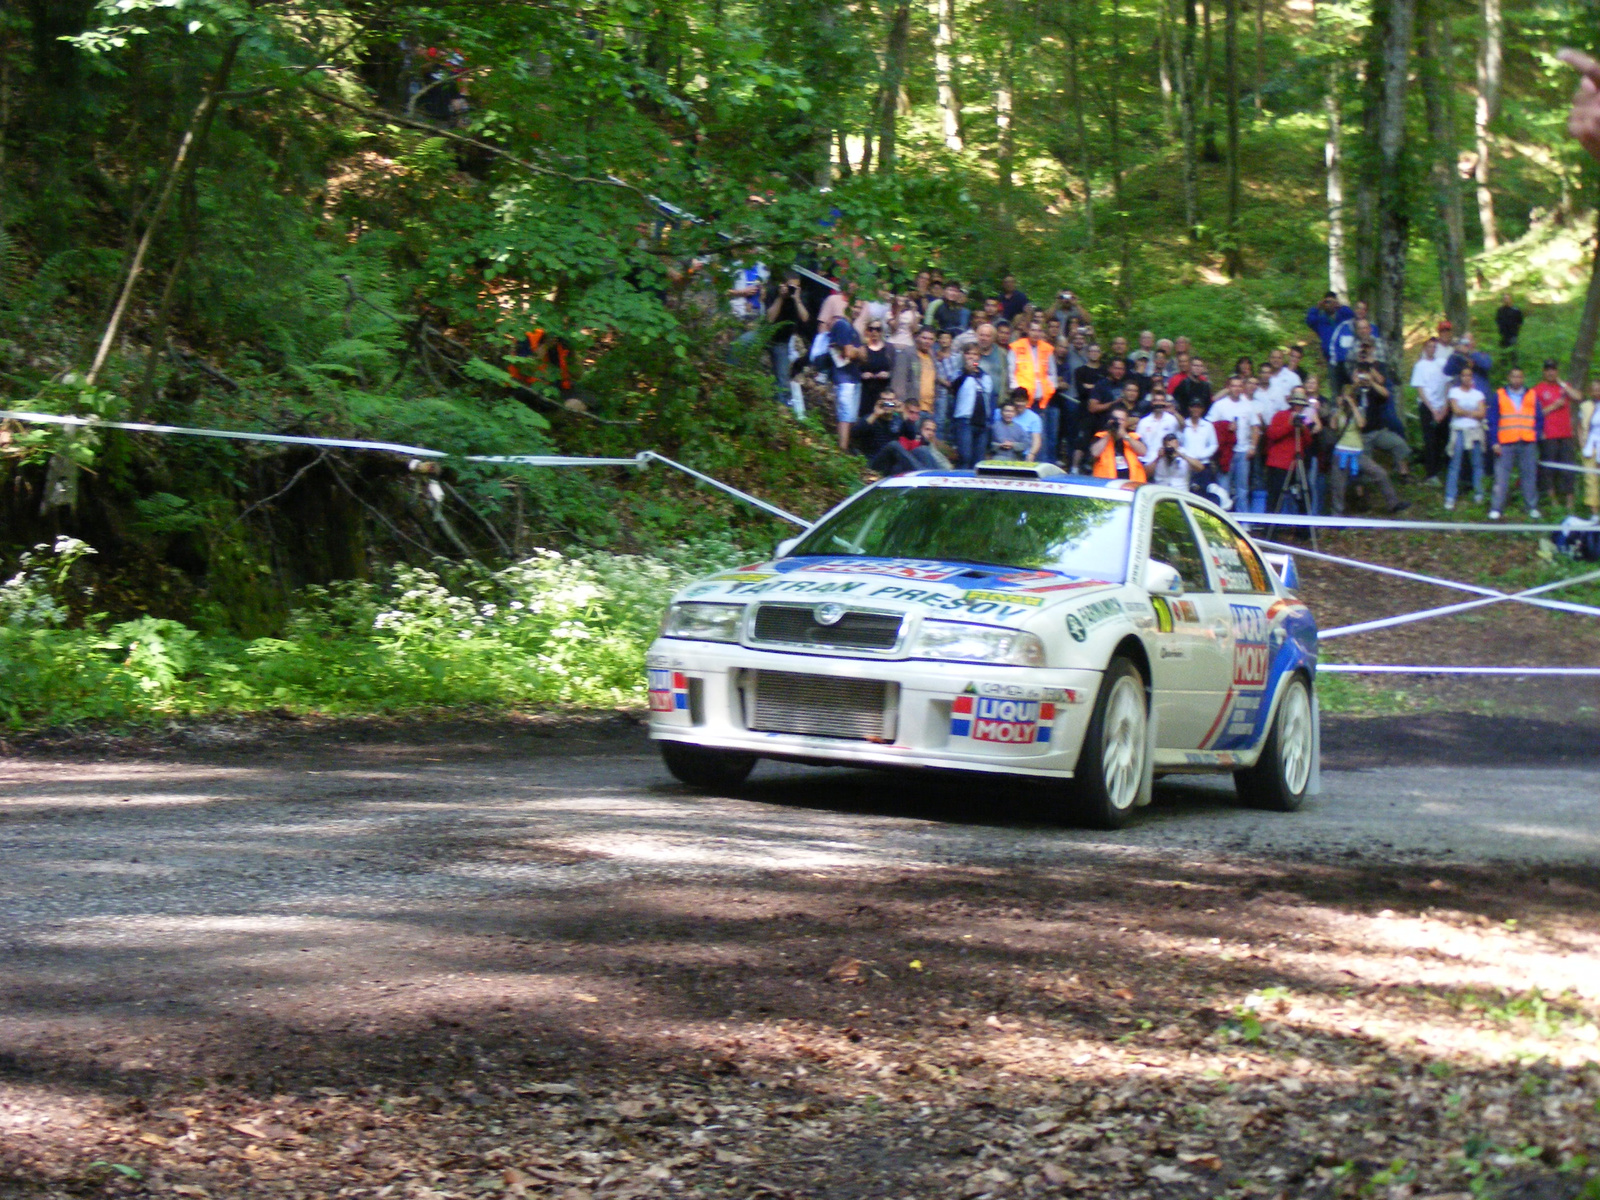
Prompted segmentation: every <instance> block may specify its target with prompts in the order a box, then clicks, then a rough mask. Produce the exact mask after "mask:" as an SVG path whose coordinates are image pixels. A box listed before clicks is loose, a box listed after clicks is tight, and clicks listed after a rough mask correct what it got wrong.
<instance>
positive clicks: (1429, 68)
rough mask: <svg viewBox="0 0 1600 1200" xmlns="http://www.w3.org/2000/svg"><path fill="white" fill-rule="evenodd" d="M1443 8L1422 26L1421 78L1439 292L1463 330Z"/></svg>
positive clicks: (1457, 179)
mask: <svg viewBox="0 0 1600 1200" xmlns="http://www.w3.org/2000/svg"><path fill="white" fill-rule="evenodd" d="M1441 8H1442V6H1441V5H1439V4H1437V3H1434V4H1430V6H1429V10H1428V12H1427V18H1426V25H1425V27H1424V37H1425V45H1426V47H1427V51H1426V53H1425V54H1424V55H1423V58H1422V63H1421V71H1420V73H1419V76H1418V77H1419V79H1420V80H1421V82H1422V97H1423V100H1424V101H1425V102H1426V104H1427V109H1428V140H1429V141H1430V142H1431V143H1432V150H1433V203H1434V210H1435V213H1436V215H1437V219H1438V228H1439V235H1438V238H1437V246H1438V253H1439V294H1440V297H1441V298H1442V300H1443V302H1444V315H1445V316H1447V317H1448V318H1450V323H1451V324H1452V325H1453V326H1455V328H1457V329H1463V330H1464V329H1466V328H1467V321H1468V309H1467V303H1468V301H1467V259H1466V236H1465V232H1464V227H1465V224H1466V222H1465V220H1464V218H1463V215H1462V211H1461V175H1460V172H1458V171H1457V169H1456V162H1457V159H1458V155H1457V151H1456V124H1455V106H1454V104H1453V103H1452V102H1451V101H1452V92H1451V79H1452V73H1451V67H1452V65H1453V58H1454V56H1453V53H1452V51H1453V47H1452V46H1451V44H1450V27H1449V24H1448V22H1447V20H1446V17H1445V14H1444V13H1443V12H1442V11H1441Z"/></svg>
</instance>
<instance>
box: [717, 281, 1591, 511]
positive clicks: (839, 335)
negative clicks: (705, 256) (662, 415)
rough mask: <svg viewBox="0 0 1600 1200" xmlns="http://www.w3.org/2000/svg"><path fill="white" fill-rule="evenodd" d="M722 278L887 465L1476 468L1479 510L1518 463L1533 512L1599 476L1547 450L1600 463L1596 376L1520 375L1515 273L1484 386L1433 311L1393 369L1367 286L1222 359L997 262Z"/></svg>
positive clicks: (1262, 479) (1371, 493)
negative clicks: (1044, 290) (900, 275)
mask: <svg viewBox="0 0 1600 1200" xmlns="http://www.w3.org/2000/svg"><path fill="white" fill-rule="evenodd" d="M731 299H732V302H733V305H734V311H735V313H736V315H739V316H741V317H743V318H744V319H745V320H746V321H747V322H749V323H750V326H751V329H750V330H749V332H747V334H746V335H745V337H744V339H742V340H744V341H746V342H760V343H761V344H762V345H763V346H765V348H766V352H767V353H768V354H769V355H770V361H771V369H772V373H773V376H774V380H775V384H776V389H777V394H778V397H779V399H780V400H781V401H783V402H785V403H788V404H790V405H792V406H793V408H794V410H795V413H796V415H797V416H800V417H803V416H804V414H805V410H806V403H807V400H806V397H807V395H808V392H809V395H810V396H811V397H812V399H813V401H815V400H817V399H819V398H820V397H822V396H826V401H825V407H829V408H831V409H832V413H831V416H832V419H833V422H834V429H835V431H836V434H837V437H838V443H839V448H840V450H841V451H844V452H846V453H859V454H862V455H865V456H866V457H867V458H868V460H869V463H870V467H871V469H872V470H873V471H876V472H879V473H881V474H893V473H898V472H902V471H910V470H919V469H929V468H941V469H944V468H949V467H951V466H955V467H970V466H972V465H974V464H976V463H978V462H980V461H984V460H992V459H1005V460H1021V461H1027V462H1041V463H1053V464H1056V465H1058V466H1060V467H1061V468H1062V469H1063V470H1066V471H1069V472H1077V473H1082V474H1086V475H1093V476H1099V477H1101V478H1117V479H1130V480H1135V481H1143V480H1155V481H1158V482H1161V483H1166V484H1171V485H1173V486H1177V487H1182V488H1189V489H1191V490H1193V491H1195V492H1198V493H1201V494H1205V495H1209V496H1211V497H1212V498H1213V499H1215V500H1217V501H1219V502H1220V503H1222V504H1224V505H1225V506H1227V507H1231V508H1233V509H1234V510H1236V511H1239V512H1311V513H1332V514H1335V515H1337V514H1341V513H1343V512H1344V511H1345V508H1346V504H1347V503H1348V502H1349V501H1350V497H1351V491H1352V489H1355V490H1357V491H1358V492H1359V493H1360V494H1361V495H1362V497H1363V498H1364V502H1365V508H1366V510H1367V511H1369V512H1370V511H1382V512H1385V513H1398V512H1401V511H1403V510H1404V509H1406V508H1407V507H1409V506H1410V501H1408V500H1407V499H1406V498H1405V497H1404V495H1402V489H1403V488H1406V487H1408V486H1410V485H1412V484H1413V483H1420V484H1423V485H1431V486H1438V487H1441V488H1442V489H1443V498H1444V506H1445V508H1447V509H1454V508H1455V506H1456V503H1457V501H1458V500H1459V499H1460V498H1461V494H1462V491H1463V489H1464V488H1465V487H1466V486H1467V485H1468V483H1470V486H1471V488H1472V494H1473V499H1474V501H1476V502H1478V503H1480V504H1481V503H1484V502H1485V501H1486V500H1487V504H1488V509H1489V511H1488V516H1489V518H1490V519H1491V520H1497V519H1499V518H1500V517H1501V515H1502V513H1503V512H1504V510H1505V508H1506V505H1507V502H1508V499H1509V498H1510V492H1511V487H1512V483H1513V479H1515V482H1516V484H1517V485H1518V488H1519V491H1520V497H1521V501H1522V506H1523V508H1524V510H1525V511H1526V512H1527V514H1528V515H1529V516H1530V517H1539V516H1541V515H1542V514H1541V509H1540V505H1541V503H1544V504H1548V505H1550V506H1552V507H1554V508H1556V509H1558V510H1571V509H1572V508H1574V507H1575V506H1577V505H1578V504H1583V505H1586V506H1587V507H1588V509H1589V510H1590V512H1591V513H1592V514H1595V515H1600V476H1597V475H1594V474H1589V475H1584V474H1581V473H1579V472H1575V471H1562V470H1560V469H1558V468H1552V467H1548V466H1541V465H1540V464H1541V463H1546V464H1548V463H1556V464H1564V465H1568V466H1575V465H1578V464H1579V463H1580V462H1581V463H1582V464H1583V465H1586V466H1590V467H1593V466H1595V465H1596V460H1597V459H1600V381H1597V382H1596V383H1595V384H1593V385H1591V387H1590V389H1589V394H1588V395H1587V396H1584V395H1580V394H1579V392H1578V391H1577V390H1576V389H1574V388H1573V387H1572V386H1571V385H1570V384H1568V383H1566V382H1565V381H1563V380H1562V378H1561V374H1560V364H1559V363H1557V362H1554V361H1549V362H1545V363H1544V364H1543V367H1542V369H1541V372H1540V375H1539V378H1538V379H1537V381H1533V382H1530V381H1529V379H1528V378H1527V377H1526V375H1525V373H1524V371H1523V369H1522V367H1521V365H1520V363H1518V362H1517V360H1516V344H1517V340H1518V338H1519V336H1520V333H1521V329H1522V322H1523V314H1522V312H1521V310H1520V309H1518V308H1517V307H1516V305H1515V304H1514V303H1513V298H1512V297H1511V296H1509V295H1507V296H1505V297H1503V301H1502V304H1501V306H1500V308H1499V310H1498V311H1497V313H1496V318H1495V323H1496V328H1497V332H1498V333H1499V335H1500V338H1499V340H1500V346H1501V350H1502V358H1503V359H1504V360H1505V361H1504V362H1502V363H1501V364H1500V367H1501V369H1502V370H1504V375H1503V379H1502V381H1501V382H1500V384H1499V385H1498V386H1496V385H1495V384H1493V383H1492V382H1491V378H1492V377H1493V376H1494V375H1495V373H1496V364H1495V362H1494V360H1493V358H1492V357H1491V355H1490V354H1489V353H1488V352H1486V351H1484V350H1483V349H1481V348H1480V347H1479V346H1478V344H1477V343H1476V341H1475V340H1474V339H1473V336H1472V335H1471V333H1468V332H1465V331H1462V332H1461V333H1459V335H1458V334H1457V333H1456V331H1454V330H1453V329H1452V328H1451V326H1450V323H1449V322H1448V321H1445V322H1441V323H1440V324H1439V326H1438V329H1437V332H1436V333H1435V334H1434V335H1433V336H1431V337H1429V338H1428V339H1427V341H1426V343H1425V344H1424V345H1423V346H1422V348H1421V350H1420V353H1419V355H1418V357H1417V359H1416V361H1415V363H1414V364H1413V365H1412V368H1411V371H1410V374H1409V375H1408V376H1406V377H1405V381H1404V382H1402V376H1401V373H1400V370H1399V367H1400V364H1397V363H1390V362H1388V361H1386V358H1387V355H1386V352H1385V342H1384V340H1383V338H1382V336H1381V331H1380V330H1378V329H1377V328H1376V327H1375V326H1374V325H1373V322H1372V318H1371V316H1370V314H1369V312H1368V309H1367V306H1366V304H1365V303H1363V302H1361V301H1356V302H1355V303H1354V304H1353V305H1347V304H1344V303H1342V302H1341V298H1340V297H1339V296H1338V295H1336V294H1335V293H1333V292H1329V293H1327V294H1326V295H1325V296H1324V297H1323V299H1322V300H1321V301H1320V302H1319V303H1317V304H1315V305H1313V306H1312V307H1311V308H1310V310H1309V311H1308V312H1307V313H1306V317H1305V324H1306V326H1307V328H1308V329H1309V330H1310V332H1311V333H1312V334H1313V335H1314V338H1310V339H1308V340H1307V343H1306V345H1305V346H1301V345H1286V346H1282V347H1277V348H1274V349H1273V350H1271V352H1270V353H1269V354H1268V355H1267V358H1266V359H1265V361H1263V362H1261V363H1260V364H1256V363H1254V362H1253V361H1252V360H1251V359H1250V358H1249V357H1242V358H1239V359H1237V360H1236V361H1235V362H1234V364H1233V366H1232V368H1231V369H1227V368H1224V369H1222V370H1214V369H1213V368H1212V366H1211V364H1210V363H1209V362H1208V361H1207V360H1206V359H1205V358H1203V357H1202V356H1201V353H1200V349H1201V348H1200V347H1196V346H1194V345H1193V344H1191V341H1190V339H1189V338H1188V337H1186V336H1182V335H1181V334H1178V335H1176V336H1172V337H1162V336H1157V332H1156V331H1154V330H1149V329H1146V330H1141V331H1139V332H1138V333H1137V334H1136V335H1135V336H1134V337H1133V339H1132V340H1131V341H1130V339H1129V338H1128V337H1126V336H1123V335H1120V334H1110V335H1109V336H1107V335H1106V333H1107V332H1109V331H1106V332H1102V331H1101V330H1099V329H1097V328H1096V326H1095V323H1094V321H1093V320H1092V319H1091V317H1090V315H1089V313H1088V312H1087V311H1086V310H1085V308H1084V307H1083V305H1082V304H1080V303H1079V301H1078V298H1077V297H1076V296H1075V295H1074V294H1073V292H1071V291H1070V290H1065V289H1064V290H1061V291H1058V292H1056V293H1055V294H1054V295H1053V296H1051V297H1050V298H1049V299H1048V300H1046V301H1044V302H1043V303H1040V302H1036V301H1035V300H1033V299H1032V298H1030V297H1029V296H1028V294H1027V293H1026V292H1024V291H1023V290H1022V289H1021V288H1020V287H1019V286H1018V284H1017V280H1016V278H1015V277H1014V276H1011V275H1006V276H1005V277H1004V278H1003V279H1002V280H1001V281H1000V286H999V288H998V289H995V290H993V291H983V290H980V289H972V290H970V291H969V289H968V288H967V287H966V286H964V285H963V283H962V282H961V281H960V280H957V279H953V278H949V277H948V276H945V275H943V274H941V273H940V272H938V271H935V270H925V271H922V272H920V273H919V274H918V275H917V276H916V278H915V280H914V281H912V282H911V283H910V284H909V286H906V287H903V288H900V289H896V288H892V287H890V286H888V285H881V286H879V287H878V288H877V289H876V291H875V292H874V294H873V295H872V296H870V297H868V296H865V295H862V294H858V293H857V292H856V291H855V290H854V289H852V288H849V287H843V286H841V285H839V284H837V283H836V282H832V281H829V280H827V279H825V278H824V277H822V276H820V275H818V274H816V273H815V272H811V271H805V270H798V269H796V270H791V271H789V272H786V273H784V274H783V275H781V276H777V275H772V276H769V275H768V273H767V271H766V270H765V268H763V267H761V266H759V265H756V266H745V267H741V268H739V270H738V272H737V274H736V276H735V280H734V287H733V289H732V292H731ZM1507 368H1508V369H1507ZM808 385H809V387H808ZM1408 393H1409V394H1408ZM1413 405H1414V407H1413ZM1408 416H1414V419H1415V420H1416V422H1417V432H1416V440H1415V446H1416V448H1414V447H1413V441H1412V439H1411V438H1410V437H1409V436H1408V433H1407V426H1406V419H1407V417H1408Z"/></svg>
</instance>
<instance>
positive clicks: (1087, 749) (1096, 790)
mask: <svg viewBox="0 0 1600 1200" xmlns="http://www.w3.org/2000/svg"><path fill="white" fill-rule="evenodd" d="M1149 758H1150V714H1149V706H1148V704H1147V703H1146V699H1145V686H1144V676H1143V675H1141V674H1140V673H1139V668H1138V667H1136V666H1134V664H1133V663H1132V662H1130V661H1129V660H1127V659H1126V658H1114V659H1112V660H1111V665H1110V666H1109V667H1107V668H1106V673H1105V678H1104V679H1103V680H1101V683H1100V694H1099V696H1097V697H1096V698H1095V702H1094V712H1093V713H1092V714H1091V715H1090V717H1089V728H1088V730H1087V731H1086V732H1085V733H1084V735H1083V749H1082V750H1081V751H1079V753H1078V769H1077V771H1076V772H1074V779H1073V783H1074V785H1075V789H1076V793H1077V797H1076V798H1077V808H1078V812H1079V814H1080V815H1081V816H1082V818H1083V820H1084V822H1085V823H1086V824H1088V825H1091V826H1093V827H1094V828H1096V829H1121V828H1122V827H1123V826H1124V825H1126V824H1127V823H1128V820H1129V818H1131V817H1132V816H1133V810H1134V808H1135V807H1136V806H1137V805H1138V802H1139V793H1140V791H1141V790H1143V788H1144V784H1145V775H1146V773H1147V772H1148V771H1149Z"/></svg>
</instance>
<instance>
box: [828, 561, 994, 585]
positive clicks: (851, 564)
mask: <svg viewBox="0 0 1600 1200" xmlns="http://www.w3.org/2000/svg"><path fill="white" fill-rule="evenodd" d="M805 569H806V571H807V573H814V572H821V573H822V574H837V575H890V576H893V577H894V578H896V579H915V580H916V581H917V582H918V583H938V582H939V581H941V580H944V579H950V578H953V577H954V576H956V575H962V574H965V573H966V572H968V571H970V570H972V568H971V567H967V566H952V565H951V564H950V563H942V562H936V561H933V560H930V559H903V560H901V561H899V562H880V561H878V560H876V559H871V558H835V559H831V560H830V561H828V562H822V563H811V564H809V565H807V567H806V568H805Z"/></svg>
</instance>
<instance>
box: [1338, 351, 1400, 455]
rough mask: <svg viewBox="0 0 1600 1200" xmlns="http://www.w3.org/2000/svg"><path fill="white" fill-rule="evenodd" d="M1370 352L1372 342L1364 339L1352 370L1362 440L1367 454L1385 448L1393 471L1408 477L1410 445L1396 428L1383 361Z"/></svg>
mask: <svg viewBox="0 0 1600 1200" xmlns="http://www.w3.org/2000/svg"><path fill="white" fill-rule="evenodd" d="M1372 354H1373V350H1372V343H1371V342H1363V343H1362V344H1361V347H1360V349H1358V350H1357V351H1356V361H1355V367H1354V369H1353V370H1352V371H1351V386H1352V387H1354V388H1355V392H1356V401H1357V403H1359V404H1360V405H1361V415H1362V418H1363V420H1362V431H1361V437H1362V442H1363V444H1364V445H1365V446H1366V451H1367V455H1368V457H1370V458H1373V459H1374V460H1376V458H1377V452H1378V451H1379V450H1383V451H1386V452H1387V453H1388V454H1389V456H1390V457H1391V458H1392V459H1393V460H1394V469H1395V473H1396V474H1397V475H1399V476H1400V478H1401V479H1407V478H1409V477H1410V474H1411V465H1410V464H1411V446H1410V443H1408V442H1407V441H1406V439H1405V437H1404V435H1403V434H1402V433H1398V432H1396V431H1395V428H1394V426H1395V425H1397V424H1398V423H1399V418H1398V415H1397V414H1396V413H1395V411H1394V394H1393V392H1391V391H1390V389H1389V380H1388V376H1387V374H1386V373H1385V371H1384V369H1383V366H1382V364H1381V363H1378V362H1377V361H1375V360H1374V359H1373V357H1372ZM1401 428H1402V429H1404V426H1401Z"/></svg>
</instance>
